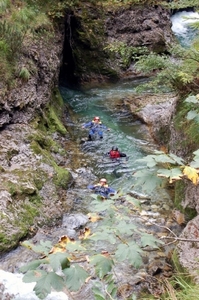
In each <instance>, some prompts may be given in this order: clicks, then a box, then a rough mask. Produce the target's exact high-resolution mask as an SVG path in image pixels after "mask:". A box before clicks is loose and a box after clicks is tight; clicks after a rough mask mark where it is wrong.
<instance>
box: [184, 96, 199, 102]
mask: <svg viewBox="0 0 199 300" xmlns="http://www.w3.org/2000/svg"><path fill="white" fill-rule="evenodd" d="M184 102H187V103H199V101H198V99H197V98H196V96H189V97H187V98H186V99H185V101H184Z"/></svg>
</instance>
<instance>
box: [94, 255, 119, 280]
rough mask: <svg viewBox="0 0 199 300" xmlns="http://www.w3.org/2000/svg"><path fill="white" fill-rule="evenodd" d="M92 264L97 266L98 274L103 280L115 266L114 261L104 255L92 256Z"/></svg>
mask: <svg viewBox="0 0 199 300" xmlns="http://www.w3.org/2000/svg"><path fill="white" fill-rule="evenodd" d="M90 263H91V264H92V265H95V271H96V274H97V275H98V276H99V277H100V278H103V277H104V276H105V275H107V274H108V273H109V272H110V271H111V270H112V266H113V264H114V263H113V260H112V259H110V258H107V257H106V256H104V255H102V254H97V255H94V256H92V257H91V258H90Z"/></svg>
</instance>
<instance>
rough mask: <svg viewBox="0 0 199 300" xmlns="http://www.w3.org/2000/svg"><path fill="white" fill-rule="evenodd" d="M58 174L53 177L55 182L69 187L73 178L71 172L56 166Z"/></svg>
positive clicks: (63, 186) (57, 184) (60, 185)
mask: <svg viewBox="0 0 199 300" xmlns="http://www.w3.org/2000/svg"><path fill="white" fill-rule="evenodd" d="M55 170H56V175H55V176H54V177H53V182H54V184H55V185H56V186H59V187H62V188H65V189H66V188H67V186H68V184H69V183H70V182H71V180H72V176H71V173H70V172H69V171H68V170H66V169H64V168H61V167H59V166H55Z"/></svg>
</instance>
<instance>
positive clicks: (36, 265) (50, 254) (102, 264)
mask: <svg viewBox="0 0 199 300" xmlns="http://www.w3.org/2000/svg"><path fill="white" fill-rule="evenodd" d="M93 198H94V200H93V201H92V212H91V213H90V214H89V215H88V216H89V220H90V222H91V223H90V224H92V223H93V222H98V224H97V225H98V226H97V228H96V229H94V230H92V225H91V226H89V227H86V228H84V229H83V230H81V231H80V232H79V238H78V239H77V240H74V239H71V238H69V237H68V236H62V237H60V239H59V241H58V243H57V244H56V245H51V243H50V242H48V241H41V242H40V245H34V244H31V243H30V242H28V241H27V242H23V243H22V244H23V245H24V246H26V247H28V248H29V249H31V250H33V251H35V252H37V253H39V254H41V255H42V256H41V258H39V259H38V260H36V261H33V262H31V263H29V264H28V265H27V266H24V267H22V268H21V271H22V272H27V273H26V274H25V276H24V279H23V280H24V281H25V282H36V285H35V287H34V291H35V293H36V295H37V296H38V297H39V298H40V299H44V298H45V297H46V296H47V295H48V294H49V293H50V292H51V289H52V288H53V289H55V290H57V291H61V290H64V288H67V289H68V290H70V291H77V290H79V289H80V288H81V286H82V285H84V284H85V283H87V284H88V283H89V282H90V284H91V286H92V290H93V294H94V295H95V298H96V299H101V300H103V299H116V298H115V297H116V295H117V289H118V285H117V282H118V279H117V274H115V271H114V269H115V266H116V265H118V264H119V263H120V262H125V263H127V264H128V265H129V266H132V268H133V267H134V268H139V267H140V266H141V265H142V254H143V253H144V249H145V247H147V246H150V247H153V248H158V245H160V244H163V242H162V241H160V240H158V239H157V238H156V237H155V236H153V235H151V234H148V233H146V232H145V230H144V229H143V228H142V230H141V229H139V227H138V226H137V225H136V224H135V223H132V221H131V218H130V215H131V214H132V213H133V212H134V213H135V212H136V211H137V210H139V209H140V203H139V201H138V200H137V199H135V198H133V197H131V196H129V195H122V193H120V194H118V195H116V196H113V197H111V199H108V200H104V201H102V200H101V197H99V196H96V195H93ZM124 203H125V205H124ZM92 231H93V232H92ZM107 248H108V249H111V251H110V252H108V251H107V250H106V249H107ZM96 249H98V250H96Z"/></svg>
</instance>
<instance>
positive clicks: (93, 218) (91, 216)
mask: <svg viewBox="0 0 199 300" xmlns="http://www.w3.org/2000/svg"><path fill="white" fill-rule="evenodd" d="M88 218H89V220H90V221H91V222H92V223H94V222H97V221H98V220H101V219H102V217H100V216H99V215H97V214H95V213H94V214H90V213H89V214H88Z"/></svg>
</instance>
